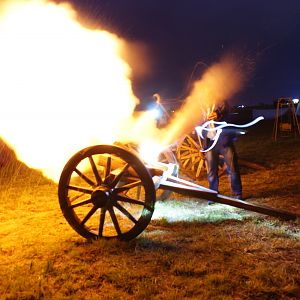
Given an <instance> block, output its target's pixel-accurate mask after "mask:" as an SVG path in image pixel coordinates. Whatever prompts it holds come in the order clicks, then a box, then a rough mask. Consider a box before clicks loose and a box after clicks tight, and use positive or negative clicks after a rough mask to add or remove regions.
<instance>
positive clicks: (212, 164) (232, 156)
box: [205, 144, 242, 196]
mask: <svg viewBox="0 0 300 300" xmlns="http://www.w3.org/2000/svg"><path fill="white" fill-rule="evenodd" d="M220 154H221V155H223V156H224V162H225V163H226V166H227V172H228V174H229V177H230V184H231V191H232V193H233V194H234V195H236V196H241V195H242V183H241V176H240V171H239V166H238V158H237V154H236V151H235V147H234V145H233V144H230V145H228V146H225V147H223V146H221V145H218V144H217V145H216V146H215V147H214V148H213V149H212V150H210V151H208V152H206V153H205V157H206V161H207V167H208V170H207V179H208V183H209V188H210V189H212V190H214V191H217V192H218V188H219V176H218V165H219V155H220Z"/></svg>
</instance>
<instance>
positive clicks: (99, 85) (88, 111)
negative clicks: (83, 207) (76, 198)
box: [0, 0, 138, 180]
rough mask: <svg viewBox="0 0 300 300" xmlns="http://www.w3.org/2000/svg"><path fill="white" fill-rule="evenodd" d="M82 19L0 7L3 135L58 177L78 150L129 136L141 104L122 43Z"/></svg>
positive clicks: (36, 5) (36, 4)
mask: <svg viewBox="0 0 300 300" xmlns="http://www.w3.org/2000/svg"><path fill="white" fill-rule="evenodd" d="M76 17H77V16H76V12H75V11H74V10H73V9H72V7H71V6H70V5H66V4H63V5H62V4H60V5H57V4H54V3H51V2H47V1H44V0H42V1H34V0H31V1H26V2H25V1H4V2H3V1H2V3H1V5H0V43H1V47H0V66H1V67H0V101H1V106H0V107H1V118H0V135H1V136H2V138H3V139H4V140H5V141H6V143H8V144H9V145H10V146H11V147H12V148H13V149H14V150H15V152H16V154H17V157H18V159H20V160H21V161H24V162H25V163H26V164H27V165H28V166H30V167H33V168H36V169H40V170H42V171H43V173H44V175H46V176H47V177H49V178H51V179H54V180H58V177H59V174H60V172H61V170H62V168H63V166H64V164H65V162H66V160H67V159H68V158H69V157H70V156H71V155H73V154H74V153H75V152H77V151H78V150H79V149H81V148H83V147H86V146H90V145H92V144H95V143H112V142H113V141H115V140H116V139H117V138H118V136H120V135H122V134H123V135H124V133H123V127H126V125H125V124H127V122H131V115H132V112H133V110H134V108H135V105H136V104H137V102H138V100H137V98H136V97H135V96H134V95H133V92H132V87H131V82H130V79H129V77H130V71H131V70H130V68H129V66H128V64H127V63H126V62H125V61H124V60H123V59H122V58H121V56H120V53H121V50H122V49H121V47H122V45H123V44H124V43H123V41H122V40H121V39H120V38H118V37H117V36H116V35H113V34H111V33H109V32H106V31H103V30H90V29H87V28H85V27H84V26H83V25H81V24H80V23H79V22H78V21H77V20H76Z"/></svg>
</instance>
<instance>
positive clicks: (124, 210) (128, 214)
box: [115, 202, 137, 224]
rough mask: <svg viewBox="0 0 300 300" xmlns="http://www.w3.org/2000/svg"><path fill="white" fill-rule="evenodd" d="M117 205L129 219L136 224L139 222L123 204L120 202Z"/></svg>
mask: <svg viewBox="0 0 300 300" xmlns="http://www.w3.org/2000/svg"><path fill="white" fill-rule="evenodd" d="M115 207H116V208H117V209H118V210H119V211H120V212H122V213H123V214H124V215H125V216H126V217H127V218H128V219H129V220H131V221H132V222H133V223H134V224H137V220H136V219H135V218H134V217H133V216H132V215H131V214H130V213H129V211H127V210H126V209H125V208H124V207H123V206H122V205H121V204H119V203H118V202H117V203H116V204H115Z"/></svg>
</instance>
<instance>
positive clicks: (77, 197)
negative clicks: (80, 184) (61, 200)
mask: <svg viewBox="0 0 300 300" xmlns="http://www.w3.org/2000/svg"><path fill="white" fill-rule="evenodd" d="M85 194H86V193H81V194H79V195H76V196H74V197H72V198H69V201H70V202H71V203H72V202H74V201H75V200H77V199H79V198H80V197H82V196H84V195H85Z"/></svg>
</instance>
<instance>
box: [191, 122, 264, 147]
mask: <svg viewBox="0 0 300 300" xmlns="http://www.w3.org/2000/svg"><path fill="white" fill-rule="evenodd" d="M263 119H264V117H263V116H260V117H257V118H256V119H255V120H253V121H251V122H249V123H247V124H243V125H237V124H232V123H227V122H225V121H223V122H217V121H213V120H211V121H207V122H205V123H204V124H203V125H200V126H197V127H196V128H195V129H196V132H197V134H198V135H199V136H200V137H201V138H202V139H203V138H204V136H203V130H205V131H207V132H208V133H209V132H216V135H215V136H214V137H213V138H212V140H213V141H214V142H213V144H212V145H211V146H210V147H209V148H208V149H206V150H200V151H201V152H208V151H210V150H211V149H213V148H214V147H215V145H216V144H217V142H218V140H219V137H220V135H221V133H222V131H223V128H225V127H235V128H246V127H250V126H252V125H254V124H256V123H258V122H259V121H261V120H263ZM216 125H217V126H216Z"/></svg>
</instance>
